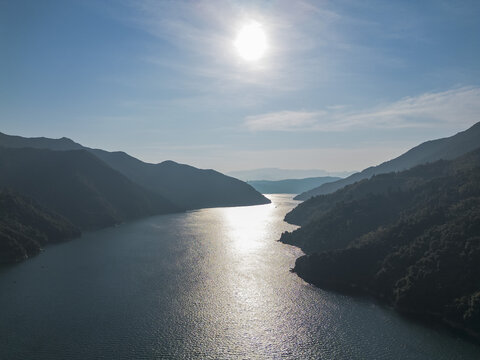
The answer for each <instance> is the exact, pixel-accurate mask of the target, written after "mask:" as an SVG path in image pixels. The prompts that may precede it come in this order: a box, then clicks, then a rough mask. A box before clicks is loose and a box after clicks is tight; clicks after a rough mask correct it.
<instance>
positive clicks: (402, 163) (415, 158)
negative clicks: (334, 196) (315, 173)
mask: <svg viewBox="0 0 480 360" xmlns="http://www.w3.org/2000/svg"><path fill="white" fill-rule="evenodd" d="M479 147H480V122H478V123H476V124H475V125H473V126H472V127H470V128H469V129H467V130H465V131H462V132H459V133H458V134H455V135H453V136H450V137H447V138H443V139H437V140H431V141H427V142H424V143H422V144H420V145H418V146H416V147H414V148H412V149H410V150H409V151H407V152H406V153H404V154H402V155H400V156H399V157H397V158H395V159H392V160H390V161H386V162H384V163H382V164H380V165H378V166H372V167H369V168H367V169H365V170H363V171H361V172H358V173H355V174H352V175H350V176H349V177H347V178H345V179H341V180H338V181H335V182H331V183H327V184H323V185H321V186H319V187H317V188H314V189H312V190H309V191H307V192H304V193H302V194H300V195H298V196H297V197H296V198H295V199H297V200H307V199H309V198H311V197H313V196H317V195H324V194H330V193H332V192H335V191H337V190H338V189H341V188H343V187H344V186H346V185H349V184H353V183H355V182H357V181H360V180H363V179H368V178H370V177H372V176H373V175H378V174H384V173H389V172H393V171H403V170H406V169H409V168H412V167H414V166H416V165H420V164H426V163H430V162H434V161H437V160H440V159H444V160H451V159H455V158H457V157H459V156H461V155H463V154H466V153H468V152H470V151H472V150H475V149H477V148H479Z"/></svg>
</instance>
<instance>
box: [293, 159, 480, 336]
mask: <svg viewBox="0 0 480 360" xmlns="http://www.w3.org/2000/svg"><path fill="white" fill-rule="evenodd" d="M383 177H384V178H389V177H390V183H393V184H396V185H398V187H392V188H391V189H390V190H387V191H382V192H377V193H375V194H372V193H370V194H368V193H367V194H366V195H364V196H361V197H358V198H356V199H354V200H351V201H349V200H344V201H343V202H339V203H336V204H335V205H333V207H331V208H330V209H327V208H325V209H324V210H323V212H322V214H321V215H319V216H317V217H314V218H311V219H310V220H309V221H308V222H307V224H305V225H304V226H302V228H301V229H300V230H299V231H298V230H297V231H296V232H294V233H293V234H291V235H284V241H285V240H287V242H289V243H293V244H295V245H296V244H298V245H300V246H302V248H303V249H304V250H305V251H306V253H307V255H305V256H302V257H300V258H299V259H297V261H296V264H295V268H294V271H295V272H296V273H297V274H298V275H299V276H301V277H302V278H304V279H305V280H306V281H308V282H311V283H313V284H315V285H317V286H320V287H325V288H333V289H338V290H354V291H362V292H368V293H370V294H373V295H374V296H376V297H378V298H380V299H383V300H384V301H387V302H388V303H390V304H392V305H393V306H394V307H395V308H397V309H399V310H401V311H402V312H407V313H413V314H417V315H422V316H431V317H435V318H437V319H440V320H443V321H445V322H447V323H449V324H451V325H454V326H456V327H459V328H461V329H463V330H465V331H466V332H469V333H471V334H474V335H475V336H477V337H479V338H480V150H477V151H475V152H472V153H469V154H467V155H465V156H463V157H461V158H459V159H457V160H453V161H439V162H437V163H433V164H428V165H424V166H419V167H416V168H414V169H411V170H409V171H405V172H402V173H397V174H388V175H385V176H383ZM399 178H400V179H402V180H401V181H397V180H398V179H399ZM375 181H376V179H375V178H373V179H370V180H366V183H368V182H370V183H371V184H374V183H375ZM357 186H360V184H358V185H357ZM363 186H365V185H363ZM332 195H333V194H332ZM302 229H303V230H302Z"/></svg>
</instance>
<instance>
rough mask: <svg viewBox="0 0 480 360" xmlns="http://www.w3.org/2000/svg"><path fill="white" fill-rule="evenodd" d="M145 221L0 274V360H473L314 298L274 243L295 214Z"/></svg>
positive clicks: (281, 198)
mask: <svg viewBox="0 0 480 360" xmlns="http://www.w3.org/2000/svg"><path fill="white" fill-rule="evenodd" d="M271 199H272V200H273V204H270V205H261V206H254V207H240V208H217V209H206V210H199V211H193V212H189V213H186V214H175V215H167V216H158V217H152V218H149V219H145V220H141V221H137V222H134V223H130V224H124V225H122V226H119V227H115V228H110V229H106V230H102V231H98V232H94V233H90V234H87V235H84V236H83V238H81V239H78V240H74V241H71V242H69V243H65V244H61V245H56V246H51V247H49V248H48V250H47V251H46V252H45V253H43V254H41V255H40V256H37V257H36V258H34V259H31V260H29V261H27V262H24V263H22V264H19V265H16V266H13V267H10V268H7V269H3V270H1V271H0V289H1V290H0V359H2V360H3V359H62V360H63V359H82V360H85V359H157V358H158V359H168V358H199V359H231V358H233V359H236V358H239V359H256V358H258V359H275V358H278V359H280V358H282V359H402V360H405V359H436V360H439V359H449V360H451V359H479V358H480V346H477V345H473V344H471V343H469V342H466V341H464V340H462V339H458V338H455V337H454V336H452V335H451V334H450V333H448V332H446V331H436V330H432V329H429V328H425V327H423V326H421V325H419V324H416V323H412V322H409V321H406V320H404V319H403V318H401V317H399V316H398V315H396V314H395V313H394V312H392V311H391V310H389V309H385V308H383V307H381V306H379V305H375V304H373V303H372V302H370V301H368V300H365V299H363V300H362V299H355V298H350V297H348V296H343V295H339V294H334V293H330V292H326V291H323V290H321V289H316V288H314V287H312V286H310V285H308V284H306V283H304V282H303V281H302V280H301V279H299V278H298V277H297V276H296V275H295V274H292V273H290V272H289V269H290V268H291V267H292V266H293V264H294V262H295V258H296V257H298V256H299V255H300V254H301V253H300V251H299V250H298V249H296V248H294V247H291V246H288V245H283V244H280V243H278V242H276V240H277V239H278V238H279V237H280V233H281V232H282V231H284V230H291V229H292V228H293V227H292V226H290V225H288V224H286V223H284V222H283V221H282V219H283V216H284V215H285V213H286V212H287V211H288V210H289V209H291V208H292V207H293V206H295V204H296V202H295V201H293V200H291V196H289V195H272V196H271Z"/></svg>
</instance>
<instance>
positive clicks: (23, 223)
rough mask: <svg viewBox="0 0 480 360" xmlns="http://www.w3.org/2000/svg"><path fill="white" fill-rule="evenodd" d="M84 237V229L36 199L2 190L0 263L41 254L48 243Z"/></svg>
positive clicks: (0, 195)
mask: <svg viewBox="0 0 480 360" xmlns="http://www.w3.org/2000/svg"><path fill="white" fill-rule="evenodd" d="M77 236H80V230H79V229H78V228H76V227H75V226H73V225H72V224H71V223H70V222H69V221H68V220H66V219H65V218H63V217H61V216H59V215H57V214H54V213H52V212H50V211H48V210H46V209H44V208H42V207H41V206H39V205H38V204H37V203H36V202H35V201H33V200H32V199H29V198H26V197H24V196H22V195H20V194H18V193H15V192H13V191H11V190H8V189H1V190H0V264H6V263H12V262H17V261H21V260H24V259H27V258H29V257H31V256H33V255H36V254H38V253H39V252H40V251H41V249H42V247H43V246H45V245H46V244H48V243H55V242H60V241H64V240H67V239H71V238H73V237H77Z"/></svg>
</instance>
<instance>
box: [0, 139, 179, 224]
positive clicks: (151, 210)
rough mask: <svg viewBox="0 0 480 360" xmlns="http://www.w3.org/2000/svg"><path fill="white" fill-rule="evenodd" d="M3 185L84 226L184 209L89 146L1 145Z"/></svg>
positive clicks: (0, 177) (0, 163)
mask: <svg viewBox="0 0 480 360" xmlns="http://www.w3.org/2000/svg"><path fill="white" fill-rule="evenodd" d="M0 186H4V187H9V188H12V189H14V190H16V191H18V192H20V193H22V194H24V195H26V196H28V197H30V198H32V199H34V200H36V201H37V202H38V203H40V205H41V206H43V207H45V208H47V209H49V210H50V211H54V212H56V213H58V214H60V215H62V216H63V217H65V218H67V219H68V220H69V221H70V222H72V223H73V224H74V225H76V226H78V227H80V228H82V229H95V228H100V227H105V226H109V225H113V224H117V223H119V222H122V221H125V220H130V219H135V218H140V217H144V216H149V215H154V214H162V213H171V212H176V211H180V210H181V209H180V208H178V207H177V206H175V205H173V204H172V203H171V202H170V201H169V200H167V199H165V198H163V197H162V196H160V195H158V194H156V193H153V192H151V191H148V190H146V189H144V188H142V187H141V186H139V185H137V184H135V183H133V182H132V181H130V180H129V179H128V178H126V177H125V176H124V175H122V174H120V173H119V172H117V171H115V170H113V169H112V168H110V167H109V166H108V165H106V164H105V163H104V162H103V161H101V160H100V159H98V158H97V157H95V156H93V155H92V154H90V153H89V152H87V151H85V150H69V151H53V150H44V149H33V148H17V149H15V148H2V147H0Z"/></svg>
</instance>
